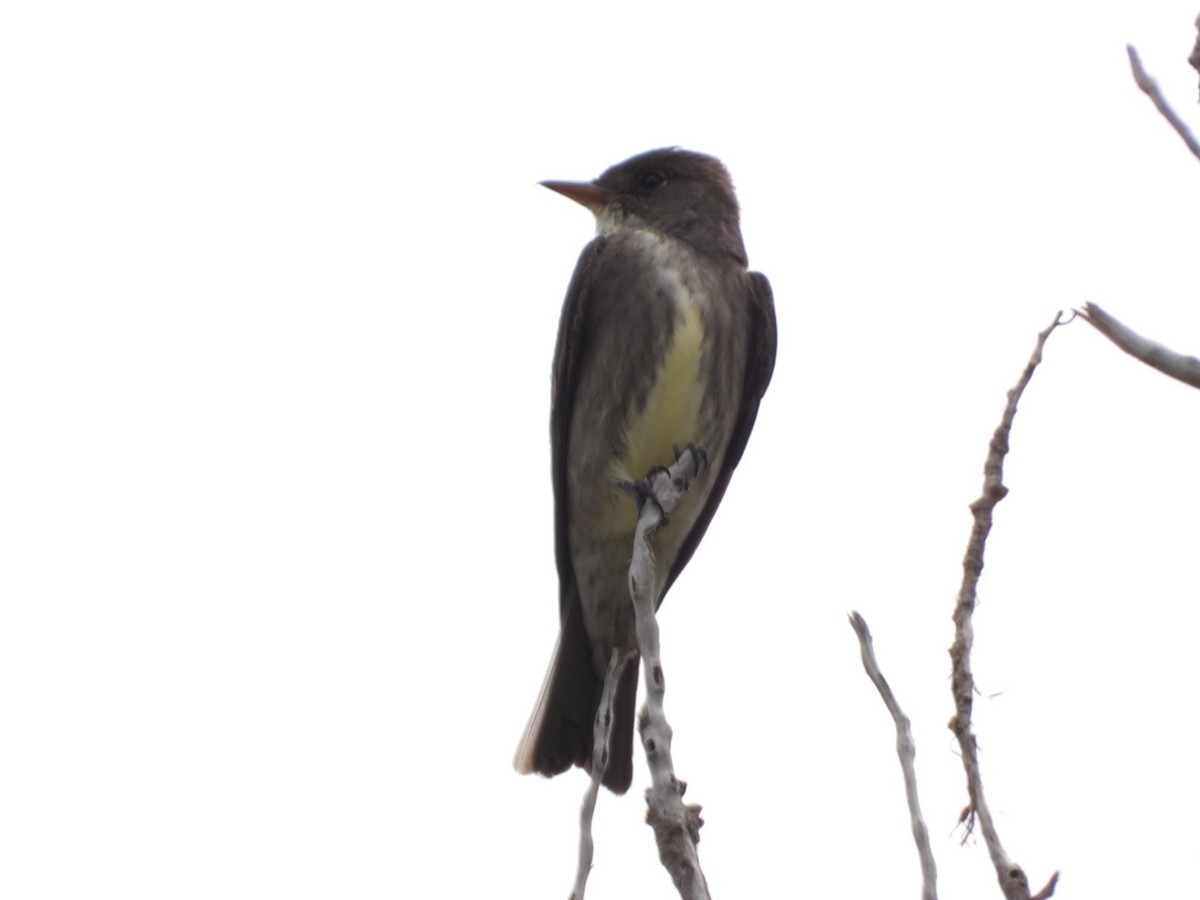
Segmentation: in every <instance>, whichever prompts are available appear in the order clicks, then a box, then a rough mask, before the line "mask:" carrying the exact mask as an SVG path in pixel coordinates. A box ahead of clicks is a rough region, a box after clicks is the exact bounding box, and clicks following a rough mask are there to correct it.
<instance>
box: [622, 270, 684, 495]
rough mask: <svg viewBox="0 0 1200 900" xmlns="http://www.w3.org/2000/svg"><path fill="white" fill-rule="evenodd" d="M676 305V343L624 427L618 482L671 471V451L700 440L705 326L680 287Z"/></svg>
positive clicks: (676, 296)
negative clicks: (660, 470)
mask: <svg viewBox="0 0 1200 900" xmlns="http://www.w3.org/2000/svg"><path fill="white" fill-rule="evenodd" d="M673 293H674V295H675V299H676V303H677V304H678V318H676V320H675V334H674V340H673V341H672V343H671V347H670V349H669V350H668V351H667V353H666V355H665V356H664V357H663V359H662V362H661V363H660V364H659V367H658V371H657V372H656V373H655V376H654V386H653V388H651V390H650V394H649V396H647V398H646V405H645V406H644V407H643V408H642V409H641V410H638V411H636V412H635V413H634V415H633V417H632V418H631V419H630V421H629V423H628V424H627V425H626V428H625V447H626V451H625V455H624V456H622V457H621V459H620V461H619V463H618V465H619V468H620V470H621V471H620V474H619V476H618V477H620V478H622V479H624V480H626V481H636V480H638V479H639V478H642V477H644V476H645V475H646V473H647V472H649V471H650V467H651V466H669V465H670V464H671V463H673V462H674V461H675V453H674V449H673V448H675V447H679V448H680V449H682V448H683V447H685V446H687V444H689V443H691V442H693V441H695V440H696V439H697V438H698V434H697V429H698V423H699V419H700V404H701V401H702V400H703V398H704V385H703V384H702V383H701V381H700V377H699V376H700V354H701V344H702V343H703V340H704V322H703V318H702V316H701V315H700V309H699V306H698V304H697V303H696V300H695V298H694V297H692V296H691V294H690V292H689V291H688V290H687V289H686V288H684V286H683V285H682V284H678V285H676V286H675V290H674V291H673Z"/></svg>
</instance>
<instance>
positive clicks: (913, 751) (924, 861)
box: [850, 612, 937, 900]
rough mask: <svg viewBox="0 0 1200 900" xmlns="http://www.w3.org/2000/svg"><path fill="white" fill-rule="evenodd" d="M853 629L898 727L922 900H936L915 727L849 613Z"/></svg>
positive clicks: (861, 625)
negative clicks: (920, 792)
mask: <svg viewBox="0 0 1200 900" xmlns="http://www.w3.org/2000/svg"><path fill="white" fill-rule="evenodd" d="M850 625H851V627H853V628H854V633H855V634H857V635H858V645H859V648H860V649H861V650H862V662H863V668H864V669H866V670H867V677H868V678H870V679H871V683H872V684H874V685H875V689H876V690H878V691H879V696H880V697H882V698H883V703H884V705H885V706H886V707H887V709H888V712H890V713H891V714H892V721H893V722H895V723H896V755H897V756H899V757H900V770H901V771H902V772H903V773H904V796H905V797H906V798H907V799H908V814H909V818H910V819H911V821H912V833H913V840H914V841H915V842H916V844H917V855H918V856H919V857H920V859H921V898H922V900H937V864H936V863H934V861H933V850H932V848H931V847H930V846H929V829H928V828H926V827H925V820H924V819H923V818H922V817H921V801H920V800H919V799H918V797H917V770H916V767H915V762H916V758H917V747H916V744H915V743H914V742H913V736H912V726H911V724H910V723H909V720H908V716H906V715H905V714H904V710H902V709H901V708H900V703H899V702H898V701H897V700H896V695H895V694H893V693H892V689H891V686H890V685H888V683H887V679H886V678H884V677H883V673H882V672H881V671H880V670H879V663H878V662H877V661H876V660H875V647H874V645H873V642H872V641H871V629H869V628H868V627H867V621H866V619H864V618H863V617H862V616H860V615H859V614H858V613H857V612H852V613H850Z"/></svg>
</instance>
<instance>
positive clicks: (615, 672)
mask: <svg viewBox="0 0 1200 900" xmlns="http://www.w3.org/2000/svg"><path fill="white" fill-rule="evenodd" d="M625 661H626V660H625V659H623V658H622V657H621V653H620V651H619V650H617V649H616V648H615V647H614V648H613V652H612V658H611V659H610V660H609V661H608V670H607V671H606V672H605V673H604V690H603V692H602V693H601V694H600V705H599V707H597V709H596V719H595V721H594V722H593V723H592V741H593V743H592V777H591V779H590V780H589V781H588V786H587V790H586V791H584V793H583V805H582V806H581V808H580V810H579V867H578V869H576V871H575V889H574V890H572V891H571V900H583V895H584V891H585V890H586V889H587V880H588V874H589V873H590V872H591V871H592V850H593V843H592V817H593V816H594V815H595V813H596V798H597V797H598V796H599V794H600V779H602V778H603V777H604V770H605V769H606V768H608V755H609V745H610V744H611V742H612V725H613V704H614V703H616V698H617V685H618V684H619V683H620V681H621V672H622V671H624V669H625Z"/></svg>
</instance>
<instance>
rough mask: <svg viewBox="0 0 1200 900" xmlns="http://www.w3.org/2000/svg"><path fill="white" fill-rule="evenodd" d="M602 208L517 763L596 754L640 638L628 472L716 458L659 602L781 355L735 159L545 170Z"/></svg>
mask: <svg viewBox="0 0 1200 900" xmlns="http://www.w3.org/2000/svg"><path fill="white" fill-rule="evenodd" d="M544 184H545V185H546V186H547V187H550V188H552V189H553V190H556V191H558V192H559V193H562V194H564V195H566V196H568V197H570V198H571V199H573V200H576V201H578V202H579V203H582V204H583V205H585V206H587V207H588V208H589V209H590V210H591V211H592V212H593V213H594V214H595V216H596V222H597V231H598V237H597V238H596V239H595V240H593V241H592V242H591V243H590V244H588V245H587V247H585V248H584V251H583V254H582V255H581V256H580V258H579V263H578V265H577V266H576V269H575V275H574V277H573V278H572V280H571V285H570V287H569V288H568V290H567V298H566V302H565V304H564V306H563V312H562V319H561V322H560V324H559V333H558V346H557V348H556V350H555V354H554V371H553V389H552V403H551V414H550V436H551V450H552V474H553V482H554V496H555V544H556V558H557V562H558V573H559V586H560V594H559V614H560V621H561V628H562V630H561V633H560V635H559V641H558V645H557V648H556V650H555V655H554V659H553V661H552V662H551V666H550V671H549V672H548V673H547V676H546V682H545V684H544V685H543V688H542V693H541V695H540V696H539V699H538V703H537V705H536V707H535V708H534V711H533V714H532V716H531V717H530V721H529V725H528V726H527V728H526V732H525V735H524V737H523V738H522V740H521V744H520V746H519V747H518V750H517V756H516V759H515V760H514V763H515V765H516V767H517V769H518V771H521V772H539V773H541V774H543V775H555V774H558V773H559V772H563V771H565V770H566V769H568V768H570V767H571V766H572V765H579V766H583V767H584V768H589V769H590V767H591V757H592V722H593V718H594V716H595V712H596V706H597V703H598V701H599V696H600V689H601V687H602V684H603V678H604V672H605V669H606V667H607V665H608V661H609V657H610V654H611V652H612V650H613V648H614V647H615V648H619V649H621V650H635V649H636V640H635V636H634V617H633V608H632V603H631V602H630V599H629V593H628V587H627V582H626V578H627V574H628V565H629V558H630V553H631V549H632V540H633V529H634V524H635V519H636V505H635V502H634V499H633V498H632V496H630V494H629V492H628V491H627V490H625V489H623V488H622V484H627V483H629V482H633V481H636V480H638V479H641V478H642V477H644V476H645V475H646V474H648V472H649V471H650V470H651V468H652V467H653V466H657V465H669V464H670V463H672V462H673V461H674V454H673V451H672V447H683V446H686V445H688V444H694V445H696V446H698V447H700V448H702V449H703V450H704V451H705V453H706V454H707V456H708V461H709V465H708V467H707V468H705V469H703V470H702V471H701V473H700V474H699V475H698V476H697V478H696V479H695V480H694V481H693V484H692V487H691V490H690V492H689V494H688V496H687V498H686V499H685V501H684V503H683V504H682V505H681V506H680V507H679V508H678V509H677V510H676V512H675V514H674V515H673V516H672V518H671V521H670V523H669V524H668V525H667V526H666V527H665V528H663V529H661V530H660V531H659V532H658V534H657V535H656V536H655V539H654V551H655V560H656V565H657V576H658V584H657V585H656V588H657V598H658V600H657V602H658V603H659V604H661V603H662V599H663V597H664V596H665V594H666V592H667V590H668V589H669V588H670V587H671V585H672V583H673V582H674V581H675V579H676V578H677V577H678V575H679V573H680V572H681V571H682V570H683V567H684V566H685V565H686V564H687V562H688V560H689V559H691V556H692V554H693V552H695V549H696V547H697V545H698V544H699V543H700V539H701V538H702V537H703V536H704V532H705V530H706V529H707V528H708V523H709V522H710V521H711V520H712V517H713V514H714V513H715V512H716V508H717V506H718V505H719V503H720V501H721V497H722V496H723V495H724V493H725V489H726V487H727V486H728V484H729V479H730V477H731V476H732V474H733V470H734V468H735V467H736V466H737V464H738V462H739V460H740V459H741V457H742V452H743V450H744V449H745V446H746V441H747V439H748V438H749V436H750V431H751V429H752V428H753V426H754V420H755V417H756V415H757V413H758V405H759V400H760V398H761V397H762V396H763V394H764V392H765V391H766V389H767V385H768V383H769V382H770V379H771V372H772V369H773V367H774V363H775V311H774V305H773V301H772V297H771V288H770V285H769V284H768V282H767V279H766V278H765V277H763V276H762V275H760V274H758V273H755V272H748V271H747V270H746V262H747V261H746V251H745V248H744V246H743V245H742V237H741V231H740V228H739V225H738V207H737V200H736V198H735V196H734V193H733V186H732V184H731V183H730V180H729V175H728V173H727V172H726V171H725V167H724V166H722V165H721V163H720V162H719V161H718V160H716V159H714V158H712V157H710V156H705V155H703V154H699V153H692V152H689V151H686V150H680V149H675V148H671V149H664V150H652V151H650V152H648V153H644V154H641V155H640V156H635V157H633V158H632V159H629V160H627V161H626V162H623V163H621V164H620V165H617V166H614V167H612V168H611V169H609V170H608V171H607V172H605V173H604V174H603V175H601V176H600V177H599V178H598V179H596V180H595V181H594V182H544ZM637 679H638V673H637V663H636V660H634V661H632V662H631V663H630V664H629V665H628V666H627V667H626V669H625V672H624V675H623V677H622V681H621V685H620V687H619V690H618V695H617V701H616V708H615V710H614V716H615V719H614V727H613V741H612V746H611V754H610V761H609V764H608V768H607V770H606V771H605V774H604V784H605V785H606V786H607V787H609V788H610V789H612V790H614V791H616V792H617V793H623V792H624V791H625V790H627V789H628V787H629V784H630V781H631V779H632V776H633V768H632V766H633V760H632V752H633V747H632V744H633V718H634V705H635V702H636V694H637Z"/></svg>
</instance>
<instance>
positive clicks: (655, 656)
mask: <svg viewBox="0 0 1200 900" xmlns="http://www.w3.org/2000/svg"><path fill="white" fill-rule="evenodd" d="M701 464H702V453H701V452H700V451H698V450H697V449H695V448H693V447H689V448H688V449H686V450H684V451H683V453H682V454H680V456H679V458H678V459H677V460H676V461H675V465H673V466H671V468H670V469H669V470H667V471H665V472H663V471H660V472H658V473H657V474H655V475H653V476H652V477H650V478H649V479H648V481H649V482H650V486H651V489H652V490H653V497H652V498H647V499H646V501H645V502H643V504H642V508H641V512H640V514H639V515H638V523H637V531H636V533H635V535H634V539H633V559H632V561H631V562H630V565H629V593H630V595H631V596H632V598H633V607H634V612H635V613H636V615H637V642H638V650H639V651H640V652H641V654H642V666H643V672H644V673H645V676H646V705H645V707H643V709H642V711H641V714H640V715H639V716H638V734H640V735H641V738H642V747H643V748H644V749H645V751H646V761H647V762H648V763H649V764H650V778H651V787H650V789H649V790H647V791H646V804H647V806H648V807H649V808H648V809H647V811H646V820H647V821H648V822H649V823H650V826H651V827H652V828H653V829H654V838H655V841H656V842H657V843H658V858H659V859H660V860H661V861H662V864H663V865H664V866H665V867H666V869H667V871H668V872H670V873H671V880H672V881H674V882H675V888H676V889H677V890H678V891H679V895H680V896H681V897H683V898H684V900H708V898H709V893H708V883H707V882H706V881H705V879H704V873H703V872H702V871H701V869H700V856H699V854H698V853H697V851H696V844H697V843H699V841H700V826H701V825H702V824H704V823H703V821H702V820H701V818H700V807H699V806H684V804H683V792H684V791H685V790H686V789H687V785H686V784H684V783H683V782H682V781H679V780H678V779H677V778H676V777H675V767H674V763H673V762H672V761H671V726H670V725H669V724H667V718H666V715H665V714H664V712H663V694H664V691H665V687H666V685H665V680H664V678H663V669H662V658H661V655H660V653H659V646H658V622H657V620H656V618H655V615H654V601H655V597H656V595H657V584H656V578H657V576H656V573H655V568H654V556H653V551H652V550H651V547H650V538H651V537H652V536H653V534H654V532H655V531H656V530H657V529H658V528H659V526H660V525H662V523H663V522H664V521H665V520H666V518H667V517H668V516H670V515H671V513H672V512H673V511H674V510H675V508H676V507H677V506H678V505H679V502H680V501H681V500H682V499H683V497H684V495H685V494H686V493H687V490H688V488H689V487H690V484H691V478H692V477H693V476H694V475H695V474H696V473H697V472H699V469H700V465H701Z"/></svg>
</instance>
